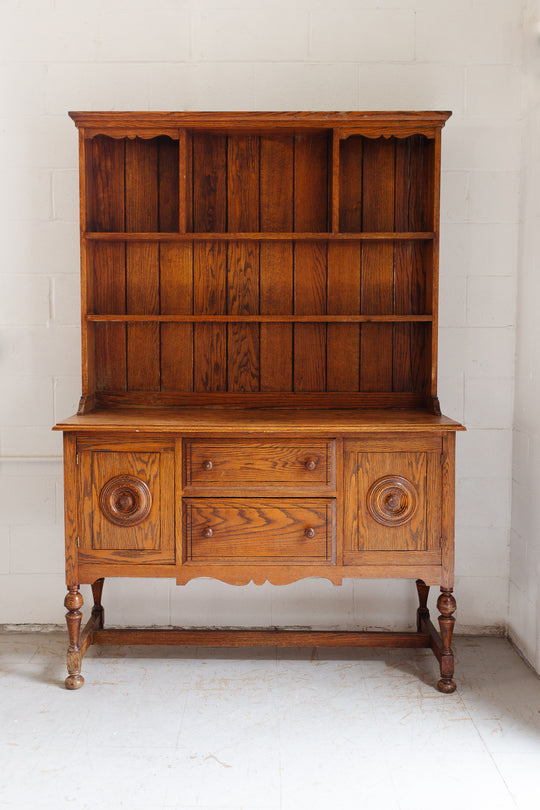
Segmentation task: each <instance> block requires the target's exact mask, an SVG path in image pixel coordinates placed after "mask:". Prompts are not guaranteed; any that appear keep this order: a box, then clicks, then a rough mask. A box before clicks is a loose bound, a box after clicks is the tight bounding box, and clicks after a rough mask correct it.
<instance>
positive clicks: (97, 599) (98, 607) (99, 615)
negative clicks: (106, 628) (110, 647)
mask: <svg viewBox="0 0 540 810" xmlns="http://www.w3.org/2000/svg"><path fill="white" fill-rule="evenodd" d="M104 582H105V580H104V579H96V581H95V582H94V584H93V585H92V594H93V596H94V607H93V608H92V616H94V617H95V618H96V619H97V625H96V627H97V629H98V630H102V629H103V624H104V620H105V614H104V612H103V605H102V604H101V594H102V593H103V583H104Z"/></svg>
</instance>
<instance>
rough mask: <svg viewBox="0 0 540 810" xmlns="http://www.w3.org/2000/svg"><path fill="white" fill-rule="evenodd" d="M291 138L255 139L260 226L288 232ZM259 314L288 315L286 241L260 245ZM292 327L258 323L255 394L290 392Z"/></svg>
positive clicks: (290, 252)
mask: <svg viewBox="0 0 540 810" xmlns="http://www.w3.org/2000/svg"><path fill="white" fill-rule="evenodd" d="M293 183H294V140H293V138H292V137H281V138H266V137H261V139H260V202H259V208H260V228H261V230H262V231H272V232H276V231H277V232H280V231H281V232H291V231H292V229H293ZM259 266H260V271H259V272H260V289H259V294H260V312H261V314H263V315H276V314H280V313H282V314H287V315H288V314H292V312H293V307H294V304H293V246H292V244H291V243H290V242H275V243H266V244H265V243H263V244H261V246H260V265H259ZM292 353H293V327H292V325H291V324H286V323H279V324H278V323H276V324H265V323H263V324H261V329H260V390H261V391H292V390H293V389H292Z"/></svg>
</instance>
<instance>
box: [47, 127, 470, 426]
mask: <svg viewBox="0 0 540 810" xmlns="http://www.w3.org/2000/svg"><path fill="white" fill-rule="evenodd" d="M449 115H450V113H448V112H391V113H390V112H310V113H306V112H234V113H229V112H227V113H224V112H211V113H210V112H143V113H141V112H72V113H70V116H71V118H72V119H73V120H74V121H75V124H76V125H77V127H78V128H79V131H80V161H81V165H80V169H81V171H80V177H81V187H80V213H81V289H82V353H83V392H82V393H83V396H82V400H81V407H80V409H79V415H78V416H77V417H71V418H70V419H67V420H64V421H63V422H61V423H60V424H59V425H58V428H59V429H62V430H77V429H81V428H84V429H88V430H92V429H95V430H99V429H103V428H104V427H106V428H115V429H118V430H122V429H123V427H122V426H123V425H124V426H125V429H132V428H133V427H134V426H137V429H141V430H143V429H144V430H145V431H147V430H156V431H161V432H163V431H167V430H171V429H181V430H182V431H183V432H186V431H187V432H189V430H190V427H189V425H190V424H197V425H199V429H200V426H202V425H206V426H207V428H208V430H209V431H213V430H217V431H219V432H223V431H227V425H229V426H231V427H230V429H231V430H236V431H238V430H239V429H241V430H245V431H246V432H250V431H255V430H258V431H261V430H263V431H264V430H265V429H267V430H272V431H274V432H275V430H276V428H277V426H278V424H279V427H280V429H282V430H283V431H285V432H287V431H288V430H291V431H292V430H294V431H298V430H302V429H305V430H306V431H308V430H309V431H313V430H326V431H328V430H331V431H334V432H340V431H343V432H351V431H353V432H354V431H364V430H367V431H370V430H377V429H380V427H381V422H383V423H384V424H385V426H386V427H385V429H390V430H407V429H408V428H415V429H418V428H419V427H420V428H425V429H431V428H432V429H439V430H440V429H441V428H443V429H450V430H455V429H458V426H457V424H456V423H455V422H453V421H452V420H449V419H446V418H445V417H441V416H440V410H439V407H438V401H437V331H438V317H437V309H438V250H439V185H440V134H441V129H442V127H443V126H444V124H445V122H446V120H447V119H448V117H449ZM204 405H209V406H214V407H213V408H212V409H211V410H210V409H206V410H205V411H201V406H204ZM179 406H182V408H180V407H179ZM216 406H221V408H222V410H220V411H217V410H216ZM227 406H230V408H228V407H227ZM254 408H258V409H259V410H258V411H257V412H256V414H258V415H256V414H254V413H253V411H252V409H254ZM275 408H279V409H280V415H279V417H278V416H277V415H276V414H275V412H274V409H275ZM232 409H234V410H235V411H236V413H234V415H233V413H232ZM242 409H244V410H242ZM285 409H286V410H287V411H288V413H289V416H288V417H287V414H286V412H285ZM297 409H301V414H300V413H299V412H298V410H297ZM265 425H266V428H265ZM301 425H304V428H302V427H301Z"/></svg>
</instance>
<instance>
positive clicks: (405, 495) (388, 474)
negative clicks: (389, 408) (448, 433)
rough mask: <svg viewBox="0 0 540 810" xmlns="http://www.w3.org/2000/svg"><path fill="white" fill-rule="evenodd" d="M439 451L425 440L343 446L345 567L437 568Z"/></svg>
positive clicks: (434, 442) (437, 444)
mask: <svg viewBox="0 0 540 810" xmlns="http://www.w3.org/2000/svg"><path fill="white" fill-rule="evenodd" d="M441 449H442V447H441V438H440V437H429V436H426V437H422V436H418V437H411V438H409V439H407V438H403V439H399V438H398V439H396V440H393V439H392V438H391V437H389V438H386V439H365V440H357V441H356V440H355V441H347V442H345V446H344V475H345V481H344V491H345V522H344V528H345V532H344V552H345V553H344V561H345V563H346V564H347V563H349V564H355V563H361V562H364V563H368V562H370V563H374V564H377V563H381V564H385V563H388V564H396V563H397V564H399V563H403V564H408V563H411V562H418V563H419V562H422V563H433V564H438V563H440V560H441V547H440V539H441V512H442V509H441V507H442V495H443V493H442V475H441Z"/></svg>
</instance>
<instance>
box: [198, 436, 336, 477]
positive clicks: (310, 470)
mask: <svg viewBox="0 0 540 810" xmlns="http://www.w3.org/2000/svg"><path fill="white" fill-rule="evenodd" d="M184 473H185V485H186V486H188V487H189V486H196V487H205V486H208V487H216V486H218V487H220V486H227V487H229V488H232V487H235V486H236V487H246V486H259V487H262V486H267V485H269V486H275V485H279V484H282V485H285V486H303V487H306V488H307V487H319V488H320V487H328V488H332V487H334V486H335V442H334V441H331V440H324V439H318V440H315V441H309V440H302V439H297V440H290V441H281V442H280V441H275V440H274V441H259V440H241V441H219V440H208V441H207V440H202V439H201V440H195V441H189V442H186V446H185V454H184Z"/></svg>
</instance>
